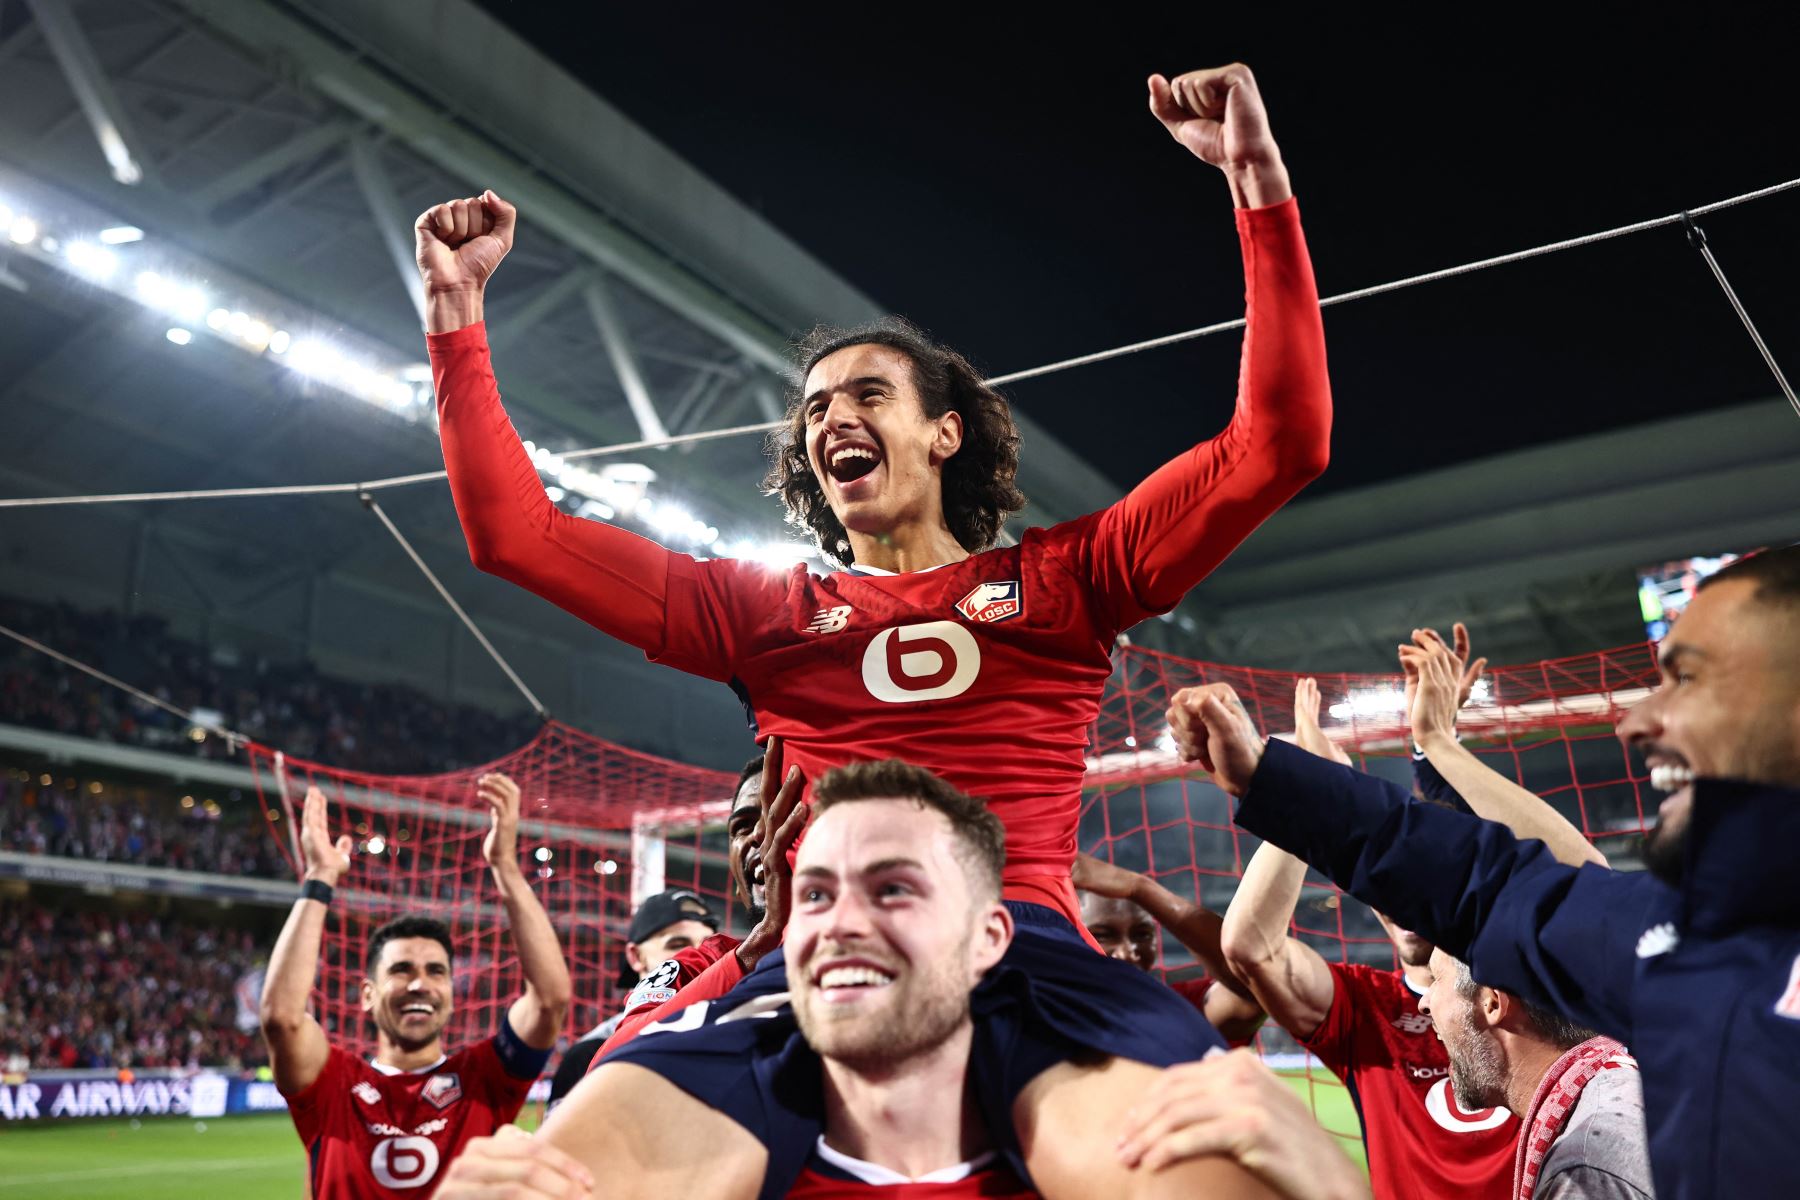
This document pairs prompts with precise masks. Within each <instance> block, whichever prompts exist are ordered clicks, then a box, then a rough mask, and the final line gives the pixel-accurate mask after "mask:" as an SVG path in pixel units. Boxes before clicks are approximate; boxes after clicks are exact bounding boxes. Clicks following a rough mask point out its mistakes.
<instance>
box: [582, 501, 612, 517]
mask: <svg viewBox="0 0 1800 1200" xmlns="http://www.w3.org/2000/svg"><path fill="white" fill-rule="evenodd" d="M575 515H576V516H578V517H586V518H588V519H590V520H591V519H594V518H598V519H600V520H602V521H610V520H612V519H613V518H614V517H615V516H617V515H618V514H617V513H615V512H613V510H612V509H611V508H609V507H607V506H606V505H605V504H603V503H601V502H600V501H598V500H583V501H582V502H581V506H580V507H579V508H577V509H576V510H575Z"/></svg>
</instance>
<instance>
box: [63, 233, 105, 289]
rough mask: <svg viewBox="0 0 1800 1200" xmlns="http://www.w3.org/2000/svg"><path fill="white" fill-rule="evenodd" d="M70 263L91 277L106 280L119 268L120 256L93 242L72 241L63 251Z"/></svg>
mask: <svg viewBox="0 0 1800 1200" xmlns="http://www.w3.org/2000/svg"><path fill="white" fill-rule="evenodd" d="M63 257H65V258H67V259H68V260H69V265H70V266H71V267H74V268H75V269H76V270H77V271H79V272H81V273H82V274H83V275H86V276H87V277H88V278H89V279H98V280H106V279H111V278H112V277H113V273H114V272H115V271H117V270H118V269H119V256H118V255H116V254H114V253H113V252H112V251H111V250H107V249H104V248H102V247H100V246H96V245H94V243H92V242H70V243H69V245H68V248H67V249H65V250H64V251H63Z"/></svg>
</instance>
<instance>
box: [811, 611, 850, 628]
mask: <svg viewBox="0 0 1800 1200" xmlns="http://www.w3.org/2000/svg"><path fill="white" fill-rule="evenodd" d="M849 623H850V606H849V605H848V604H840V605H839V606H838V607H836V608H821V609H820V610H819V613H818V615H817V616H815V617H814V618H813V619H812V624H811V625H808V626H807V627H806V632H807V633H836V632H838V631H839V630H840V629H842V628H843V627H844V626H846V625H848V624H849Z"/></svg>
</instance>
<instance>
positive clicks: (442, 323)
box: [425, 191, 1236, 333]
mask: <svg viewBox="0 0 1800 1200" xmlns="http://www.w3.org/2000/svg"><path fill="white" fill-rule="evenodd" d="M1233 194H1234V195H1235V194H1236V193H1235V191H1234V193H1233ZM485 311H486V302H485V296H484V293H483V291H482V289H480V288H462V289H458V290H456V291H448V292H427V293H426V294H425V332H426V333H450V332H451V331H453V330H457V329H462V328H464V327H466V326H469V325H475V324H478V323H480V322H481V321H483V320H485V319H486V317H485V315H484V314H485Z"/></svg>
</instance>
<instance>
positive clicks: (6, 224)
mask: <svg viewBox="0 0 1800 1200" xmlns="http://www.w3.org/2000/svg"><path fill="white" fill-rule="evenodd" d="M12 222H13V210H12V206H11V205H8V204H0V229H10V228H12Z"/></svg>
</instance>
